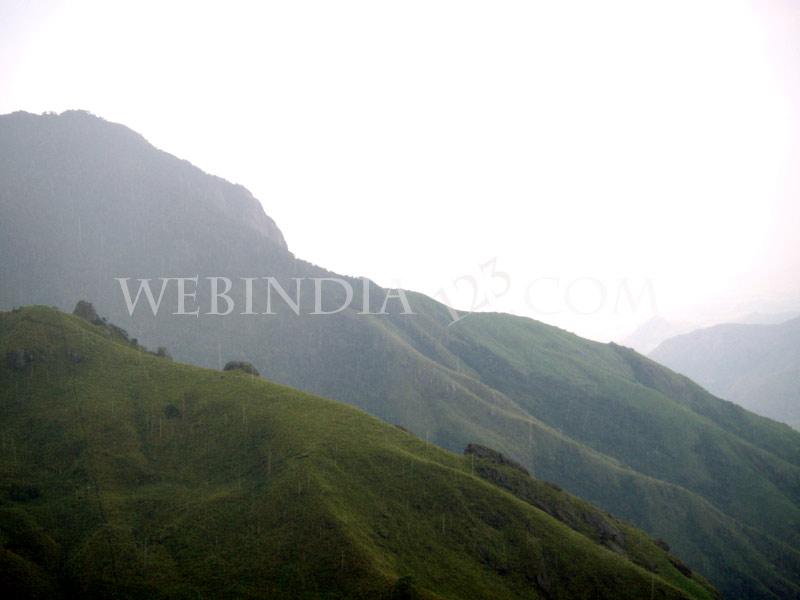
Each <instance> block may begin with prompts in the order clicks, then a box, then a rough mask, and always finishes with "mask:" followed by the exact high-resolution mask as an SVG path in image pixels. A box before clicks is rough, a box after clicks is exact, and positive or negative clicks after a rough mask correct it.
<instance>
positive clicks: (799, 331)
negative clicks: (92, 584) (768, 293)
mask: <svg viewBox="0 0 800 600" xmlns="http://www.w3.org/2000/svg"><path fill="white" fill-rule="evenodd" d="M650 356H651V357H652V358H653V359H654V360H657V361H658V362H660V363H661V364H663V365H666V366H668V367H669V368H671V369H674V370H675V371H678V372H679V373H683V374H684V375H687V376H688V377H691V378H692V379H693V380H695V381H696V382H697V383H699V384H700V385H702V386H703V387H705V388H706V389H708V390H710V391H711V392H713V393H714V394H716V395H718V396H720V397H721V398H726V399H728V400H731V401H733V402H736V403H737V404H739V405H740V406H743V407H744V408H746V409H747V410H751V411H753V412H755V413H758V414H760V415H764V416H766V417H770V418H772V419H775V420H777V421H782V422H784V423H788V424H789V425H791V426H792V427H794V428H795V429H798V428H800V318H795V319H792V320H789V321H786V322H784V323H778V324H734V323H731V324H723V325H716V326H714V327H708V328H705V329H698V330H697V331H693V332H691V333H687V334H685V335H681V336H677V337H674V338H670V339H668V340H666V341H664V342H663V343H662V344H661V345H660V346H659V347H658V348H656V349H655V350H654V351H653V352H652V353H651V355H650Z"/></svg>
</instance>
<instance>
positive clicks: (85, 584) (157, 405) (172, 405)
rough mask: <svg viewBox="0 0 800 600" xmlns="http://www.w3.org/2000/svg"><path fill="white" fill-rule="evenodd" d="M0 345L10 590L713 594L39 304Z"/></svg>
mask: <svg viewBox="0 0 800 600" xmlns="http://www.w3.org/2000/svg"><path fill="white" fill-rule="evenodd" d="M0 350H1V351H2V355H3V356H5V357H6V362H5V364H3V366H2V367H1V368H0V377H2V387H1V388H0V389H1V390H2V395H0V407H1V409H2V417H3V418H2V421H0V439H2V444H3V454H2V459H0V494H1V495H0V498H1V500H0V544H1V545H2V550H0V563H2V566H3V568H2V575H0V579H1V580H2V583H3V585H4V587H5V589H6V591H15V593H16V594H18V595H17V596H16V597H57V596H59V595H61V596H64V597H73V596H74V597H143V598H144V597H147V598H154V597H187V598H188V597H197V596H198V595H200V596H205V597H218V598H221V597H231V598H234V597H235V598H242V597H252V598H259V597H263V598H279V597H292V598H318V597H324V598H339V597H341V598H344V597H348V598H351V597H364V598H373V597H384V598H412V597H419V598H522V597H525V598H532V597H542V598H545V597H546V598H642V597H655V598H713V597H714V596H715V592H714V591H713V589H712V588H711V587H710V586H709V585H708V584H707V583H706V582H705V581H704V580H703V579H702V578H701V577H699V576H698V575H697V574H695V573H692V572H691V571H690V570H689V569H688V568H687V567H686V566H685V565H683V564H682V563H681V562H680V561H679V560H677V559H676V558H674V557H673V556H671V555H670V554H669V553H668V552H666V551H665V550H664V549H663V548H662V547H660V546H658V545H656V544H655V543H654V542H653V541H652V540H650V539H649V538H647V536H646V535H644V534H643V533H641V532H639V531H638V530H635V529H633V528H632V527H630V526H628V525H626V524H624V523H620V522H619V521H617V520H615V519H613V518H611V517H609V516H607V515H605V514H604V513H602V512H600V511H598V510H597V509H594V508H593V507H591V506H590V505H588V504H586V503H584V502H582V501H579V500H577V499H575V498H572V497H570V496H568V495H567V494H565V493H564V492H560V491H557V490H555V489H554V488H552V487H549V486H544V485H543V484H540V483H539V482H536V481H535V480H533V479H531V478H530V477H528V476H526V475H524V474H522V473H518V474H515V476H517V475H518V477H519V479H521V480H523V481H524V482H525V485H527V486H529V487H530V489H529V490H528V491H527V492H526V493H525V494H519V493H518V491H517V490H511V491H512V492H514V494H516V497H515V495H512V494H511V493H508V492H507V491H506V489H510V488H507V487H506V489H503V487H502V486H501V487H498V486H497V485H496V481H495V482H490V481H487V478H486V469H487V462H488V464H489V467H491V466H492V464H493V463H491V462H490V461H487V459H485V458H479V459H478V461H477V463H478V464H477V465H476V461H475V459H474V456H467V457H461V456H457V455H453V454H450V453H448V452H446V451H443V450H440V449H438V448H436V447H435V446H432V445H430V444H426V443H425V442H424V441H421V440H419V439H418V438H416V437H414V436H412V435H410V434H408V433H406V432H404V431H402V430H400V429H398V428H396V427H393V426H391V425H386V424H384V423H381V422H380V421H378V420H377V419H375V418H373V417H369V416H367V415H366V414H364V413H362V412H361V411H358V410H356V409H353V408H350V407H347V406H344V405H341V404H337V403H334V402H331V401H328V400H323V399H321V398H318V397H314V396H309V395H306V394H303V393H300V392H297V391H295V390H292V389H290V388H286V387H283V386H278V385H274V384H271V383H268V382H266V381H264V380H262V379H259V378H257V377H254V376H251V375H247V374H245V373H240V372H232V371H231V372H224V373H223V372H216V371H208V370H203V369H200V368H196V367H189V366H184V365H180V364H176V363H173V362H171V361H169V360H167V359H164V358H158V357H155V356H152V355H150V354H148V353H145V352H144V351H143V350H142V349H141V348H138V347H136V346H133V345H131V344H129V343H125V342H124V341H122V340H121V339H115V335H114V333H113V331H112V330H110V329H109V328H107V327H104V326H103V325H91V324H89V323H87V322H84V321H82V320H80V319H78V318H76V317H68V316H66V315H63V314H61V313H58V312H56V311H55V310H52V309H47V308H29V309H23V310H19V311H15V312H13V313H2V314H0ZM19 357H22V358H21V359H20V358H19ZM497 468H505V467H504V466H503V465H497ZM497 479H498V478H495V480H497ZM531 490H532V491H531ZM559 507H563V510H562V509H561V508H559ZM543 508H544V510H543ZM575 515H578V517H579V518H577V519H576V518H573V517H575ZM565 516H566V517H565ZM609 532H612V533H613V539H612V538H610V537H608V536H609Z"/></svg>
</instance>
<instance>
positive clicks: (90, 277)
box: [0, 112, 800, 598]
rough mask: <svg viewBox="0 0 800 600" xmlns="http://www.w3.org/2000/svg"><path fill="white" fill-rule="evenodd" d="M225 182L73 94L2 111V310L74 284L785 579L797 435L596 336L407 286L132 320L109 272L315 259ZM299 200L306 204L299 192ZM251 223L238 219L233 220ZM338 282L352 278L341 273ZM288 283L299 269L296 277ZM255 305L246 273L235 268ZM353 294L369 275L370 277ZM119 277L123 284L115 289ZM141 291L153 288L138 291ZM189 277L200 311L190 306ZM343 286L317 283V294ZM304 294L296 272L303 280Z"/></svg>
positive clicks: (212, 269) (734, 585) (134, 323)
mask: <svg viewBox="0 0 800 600" xmlns="http://www.w3.org/2000/svg"><path fill="white" fill-rule="evenodd" d="M254 202H255V200H254V199H253V198H252V196H250V195H249V194H248V193H246V192H245V191H244V190H243V188H241V187H239V186H234V185H232V184H228V183H226V182H224V181H222V180H220V179H218V178H215V177H211V176H209V175H206V174H204V173H202V172H201V171H199V170H198V169H195V168H194V167H192V166H191V165H189V164H188V163H186V162H184V161H180V160H178V159H176V158H174V157H172V156H170V155H168V154H166V153H164V152H161V151H159V150H156V149H155V148H153V147H152V146H150V145H149V144H147V142H146V141H145V140H144V139H142V138H141V136H138V135H137V134H135V133H134V132H131V131H130V130H127V129H125V128H124V127H121V126H118V125H112V124H109V123H106V122H105V121H103V120H101V119H98V118H96V117H93V116H91V115H88V114H86V113H80V112H70V113H65V114H63V115H45V116H35V115H30V114H25V113H16V114H13V115H7V116H3V117H0V211H2V212H0V256H3V260H2V261H0V281H3V283H4V285H2V286H0V307H6V308H11V307H13V306H15V305H19V304H33V303H36V304H47V305H55V306H59V307H62V308H64V309H68V310H71V309H72V307H73V306H74V305H75V302H76V301H78V300H80V299H88V300H91V301H92V302H94V304H95V305H96V306H97V308H98V309H99V310H100V312H101V313H103V314H106V315H108V316H109V317H110V319H111V320H112V321H113V322H115V323H118V324H120V325H121V326H122V327H124V328H125V329H127V330H129V331H130V332H131V334H132V335H134V336H136V337H137V338H139V339H141V340H143V341H144V342H145V343H146V344H147V345H149V346H152V347H155V346H161V345H163V346H167V347H168V348H169V350H170V351H171V352H172V354H173V355H174V356H175V357H176V358H178V359H179V360H183V361H186V362H191V363H194V364H198V365H201V366H210V367H217V368H219V367H221V366H222V363H223V362H224V361H227V360H247V361H251V362H253V363H254V365H255V366H256V368H257V369H258V370H259V372H261V373H262V374H264V375H265V376H266V377H268V378H269V379H271V380H274V381H277V382H280V383H283V384H287V385H291V386H293V387H296V388H299V389H302V390H304V391H308V392H312V393H315V394H319V395H323V396H327V397H330V398H333V399H336V400H341V401H343V402H347V403H351V404H354V405H356V406H358V407H360V408H362V409H364V410H366V411H367V412H369V413H371V414H373V415H375V416H378V417H380V418H382V419H384V420H385V421H388V422H390V423H396V424H399V425H402V426H404V427H407V428H408V429H410V430H411V431H413V432H414V433H416V434H417V435H419V436H420V437H421V438H422V439H425V440H428V441H430V442H431V443H434V444H437V445H439V446H442V447H444V448H447V449H450V450H454V451H459V452H460V451H461V450H462V449H463V448H464V447H465V446H466V445H467V444H468V443H473V442H475V443H479V444H483V445H485V446H489V447H493V448H497V449H498V450H500V451H501V452H503V453H504V454H505V455H508V456H510V457H513V458H514V459H515V460H517V461H518V462H520V463H522V464H523V465H524V466H525V467H526V468H528V469H529V470H530V471H531V472H532V473H533V474H534V475H535V476H537V477H541V478H543V479H547V480H550V481H553V482H555V483H556V484H558V485H560V486H562V487H563V488H564V489H566V490H567V491H569V492H571V493H575V494H578V495H580V496H581V497H583V498H584V499H586V500H588V501H590V502H592V503H593V504H595V505H598V506H600V507H602V508H604V509H605V510H608V511H610V512H612V513H614V514H616V515H618V516H620V517H622V518H625V519H627V520H630V521H632V522H633V523H635V524H636V525H637V526H639V527H641V528H643V529H645V530H646V531H647V532H648V533H650V534H651V535H653V536H656V537H660V538H663V539H665V540H666V541H667V542H668V543H669V545H670V546H671V547H672V548H673V550H674V552H675V553H676V554H677V555H678V556H680V557H681V559H682V560H684V561H685V562H686V563H687V564H689V566H690V567H692V568H694V569H696V570H698V571H700V572H701V573H703V574H705V575H707V576H708V577H709V579H710V580H712V582H713V583H714V584H715V585H716V586H717V587H718V588H719V589H720V590H721V591H723V593H725V594H727V595H729V596H730V597H748V598H787V597H800V585H798V581H800V566H798V565H800V561H799V560H798V548H799V547H800V434H798V433H797V432H795V431H792V430H791V429H790V428H789V427H786V426H784V425H780V424H778V423H775V422H773V421H770V420H769V419H765V418H762V417H758V416H756V415H753V414H751V413H748V412H747V411H745V410H743V409H741V408H739V407H736V406H735V405H733V404H731V403H729V402H724V401H721V400H719V399H717V398H715V397H714V396H712V395H710V394H708V393H707V392H705V391H704V390H703V389H701V388H700V387H698V386H697V385H695V384H693V383H692V382H691V381H689V380H687V379H685V378H683V377H680V376H677V375H676V374H674V373H672V372H670V371H668V370H667V369H664V368H663V367H660V366H659V365H657V364H656V363H654V362H652V361H650V360H648V359H646V358H644V357H642V356H640V355H638V354H636V353H635V352H633V351H630V350H627V349H625V348H622V347H620V346H616V345H604V344H598V343H595V342H590V341H587V340H584V339H581V338H579V337H577V336H574V335H572V334H569V333H567V332H564V331H562V330H559V329H557V328H554V327H550V326H547V325H544V324H542V323H538V322H536V321H532V320H530V319H524V318H518V317H511V316H508V315H497V314H474V315H469V316H467V317H466V318H463V319H461V320H459V321H457V322H455V323H453V319H452V315H451V313H450V311H448V309H447V308H446V307H445V306H443V305H442V304H440V303H438V302H436V301H434V300H432V299H430V298H427V297H425V296H423V295H419V294H413V293H409V294H408V300H409V303H410V304H411V306H412V308H413V310H414V311H415V313H416V314H414V315H405V314H401V311H400V310H399V308H401V306H400V305H399V304H398V300H397V299H395V300H393V301H392V302H391V303H390V310H389V311H388V312H389V313H390V314H386V315H376V314H370V315H365V314H361V313H362V312H365V311H363V310H362V309H363V307H362V306H361V304H360V303H358V304H354V305H353V306H351V307H350V308H348V309H347V310H343V311H341V312H338V313H336V314H332V315H325V316H315V315H309V314H307V312H303V313H302V314H300V315H296V314H295V313H294V312H293V311H292V310H291V308H290V306H289V305H288V304H287V303H285V302H283V301H280V299H276V300H275V302H274V303H273V310H274V312H275V313H276V314H272V315H260V314H257V315H240V314H238V313H239V312H241V311H243V310H244V307H245V303H244V299H243V294H244V291H243V289H242V287H241V285H237V286H235V287H234V289H232V290H231V297H232V298H233V299H234V300H235V304H236V306H237V307H238V308H237V310H236V311H235V313H234V314H231V315H228V316H225V317H221V316H212V315H206V314H202V315H201V316H200V317H194V316H186V315H173V314H172V313H173V312H175V310H176V305H177V289H176V287H175V286H174V285H172V286H170V287H168V288H167V289H166V292H165V294H164V298H163V304H164V306H165V307H166V308H164V309H162V310H161V311H159V312H158V314H157V315H156V316H154V315H153V314H152V313H151V312H150V311H149V309H148V308H147V307H146V305H140V306H139V307H138V308H137V310H136V311H135V312H134V314H133V316H130V315H129V314H128V311H127V307H126V303H125V300H124V298H123V295H122V294H121V291H120V286H119V285H118V282H117V281H116V280H115V279H114V278H115V277H128V278H159V277H178V276H181V277H195V276H198V277H199V281H203V278H204V277H211V276H226V277H229V278H231V279H232V280H236V278H240V277H255V278H258V277H266V276H273V277H276V278H277V280H278V281H280V282H281V283H282V284H283V287H284V288H285V289H286V290H289V291H290V292H293V291H294V289H295V288H294V285H295V281H296V280H295V279H293V278H303V277H305V278H308V277H332V276H334V275H335V274H333V273H330V272H328V271H326V270H325V269H323V268H320V267H317V266H314V265H311V264H308V263H306V262H304V261H302V260H300V259H298V258H296V257H295V256H294V255H293V254H291V252H289V250H288V249H287V247H286V246H285V243H284V242H283V236H282V235H280V232H279V231H277V228H276V227H274V223H272V221H271V219H269V218H268V217H267V216H266V215H264V214H263V211H261V209H260V207H258V206H257V204H254ZM311 208H313V207H310V209H311ZM251 221H253V223H251ZM349 281H350V283H351V284H352V285H353V288H354V297H355V298H357V299H361V298H362V297H363V294H362V292H363V286H364V285H366V283H365V281H364V280H357V279H350V280H349ZM305 283H308V282H307V281H306V282H305ZM254 288H255V291H254V294H253V295H254V298H255V299H256V300H255V302H256V305H257V306H256V307H255V310H256V311H257V312H263V311H264V310H265V297H266V290H265V289H264V288H265V282H264V281H256V282H254ZM370 289H371V290H372V294H371V296H370V299H369V308H370V311H371V312H373V313H374V312H378V310H379V309H380V307H381V304H382V301H383V297H382V295H385V293H386V290H381V289H380V288H377V287H375V286H374V285H372V286H370ZM134 291H135V290H134ZM156 293H158V290H156ZM209 295H210V291H209V288H208V287H207V286H203V287H201V289H200V290H199V291H198V295H197V298H196V300H197V303H198V305H199V306H200V307H201V312H202V313H206V312H207V311H208V310H209V306H210V298H209ZM342 297H343V292H342V291H341V289H340V288H337V287H336V286H331V287H330V288H327V291H326V294H325V297H324V305H325V306H324V308H326V309H331V310H332V309H334V308H336V307H338V306H340V304H341V300H342ZM298 299H299V301H300V304H301V305H303V306H306V307H308V306H313V303H314V289H313V288H312V287H309V286H308V285H304V286H301V289H300V293H299V296H298Z"/></svg>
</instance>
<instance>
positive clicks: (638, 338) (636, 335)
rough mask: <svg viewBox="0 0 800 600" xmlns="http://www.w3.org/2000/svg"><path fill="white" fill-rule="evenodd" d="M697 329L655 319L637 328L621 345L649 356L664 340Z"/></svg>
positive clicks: (692, 326) (684, 323)
mask: <svg viewBox="0 0 800 600" xmlns="http://www.w3.org/2000/svg"><path fill="white" fill-rule="evenodd" d="M695 328H696V326H695V325H692V324H691V323H687V322H683V321H669V320H667V319H665V318H664V317H653V318H652V319H650V320H649V321H646V322H645V323H642V324H641V325H640V326H639V327H637V328H636V330H635V331H633V333H631V334H630V335H628V336H627V337H625V338H624V339H623V340H622V342H621V343H622V345H624V346H629V347H631V348H633V349H634V350H636V351H637V352H641V353H642V354H649V353H650V352H652V351H653V350H654V349H655V348H657V347H658V345H659V344H660V343H661V342H663V341H664V340H666V339H669V338H671V337H674V336H676V335H680V334H682V333H687V332H689V331H692V330H693V329H695Z"/></svg>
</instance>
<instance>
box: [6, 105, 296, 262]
mask: <svg viewBox="0 0 800 600" xmlns="http://www.w3.org/2000/svg"><path fill="white" fill-rule="evenodd" d="M0 169H1V170H2V171H1V173H2V177H3V180H4V185H3V186H2V189H0V197H1V198H2V200H3V203H4V204H5V205H6V207H7V208H11V207H13V208H16V209H17V210H19V211H26V210H27V211H28V216H30V217H34V218H39V219H48V218H49V219H51V220H52V219H53V218H55V219H57V220H59V219H60V220H61V222H60V223H58V225H59V226H62V227H66V231H65V232H66V233H68V234H71V235H72V236H74V237H75V238H76V239H78V240H80V238H81V237H82V236H83V235H93V234H96V232H95V231H93V229H95V228H97V229H100V228H102V230H103V232H104V233H105V234H106V235H107V236H108V237H109V238H110V240H112V239H113V238H116V239H117V241H119V239H120V238H121V239H125V235H124V231H120V229H121V228H120V225H122V228H124V227H125V225H127V226H128V228H130V229H133V228H134V227H135V226H136V225H146V226H149V227H152V228H155V229H156V230H159V229H162V223H163V222H165V221H167V219H169V218H170V217H171V216H172V215H171V213H172V212H173V211H176V210H179V211H181V212H182V215H181V217H182V219H183V220H185V222H187V223H188V224H190V225H191V224H192V223H197V224H198V225H200V223H203V222H208V221H216V222H218V223H226V222H227V223H231V224H235V225H238V226H240V227H244V228H246V229H249V230H252V231H254V232H257V233H258V234H260V235H261V236H262V237H263V238H264V239H266V240H269V241H270V242H271V243H273V244H275V246H276V247H278V248H280V249H281V250H284V251H287V245H286V241H285V240H284V237H283V234H282V233H281V231H280V229H279V228H278V226H277V225H276V224H275V221H274V220H273V219H272V218H270V217H269V216H268V215H267V214H266V213H265V212H264V209H263V208H262V206H261V204H260V203H259V201H258V200H256V198H254V197H253V195H252V194H251V193H250V192H249V191H248V190H247V189H246V188H244V187H243V186H241V185H237V184H233V183H230V182H228V181H226V180H224V179H222V178H220V177H215V176H211V175H209V174H207V173H205V172H203V171H202V170H201V169H198V168H197V167H195V166H193V165H192V164H190V163H189V162H188V161H185V160H181V159H178V158H176V157H175V156H172V155H171V154H168V153H167V152H163V151H161V150H158V149H156V148H154V147H153V146H152V145H151V144H150V143H149V142H147V140H145V139H144V137H142V136H141V135H139V134H138V133H136V132H134V131H132V130H130V129H128V128H127V127H125V126H123V125H119V124H116V123H110V122H108V121H105V120H103V119H101V118H99V117H96V116H94V115H91V114H90V113H87V112H85V111H67V112H64V113H62V114H60V115H55V114H45V115H33V114H29V113H24V112H17V113H13V114H9V115H3V116H0ZM31 173H35V174H36V175H37V176H36V177H30V176H28V175H29V174H31ZM42 173H47V175H48V177H47V178H46V179H42V178H41V176H40V175H41V174H42ZM32 184H34V185H32ZM53 194H57V195H59V196H61V198H60V203H59V204H60V205H61V206H63V207H64V209H65V211H68V214H56V215H53V214H48V213H47V212H39V211H38V210H36V209H38V208H40V207H41V208H44V207H48V208H52V206H53V203H52V195H53ZM120 195H123V196H124V198H122V199H123V200H124V202H119V200H120ZM112 212H113V214H114V216H115V218H111V217H110V215H111V214H112ZM120 212H123V213H125V217H126V219H128V220H129V221H127V222H126V221H125V220H120V219H119V215H120ZM70 217H71V218H70ZM163 233H164V234H165V235H168V234H170V233H175V232H172V231H171V230H167V229H164V230H163ZM12 234H13V232H12ZM112 236H113V238H112Z"/></svg>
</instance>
